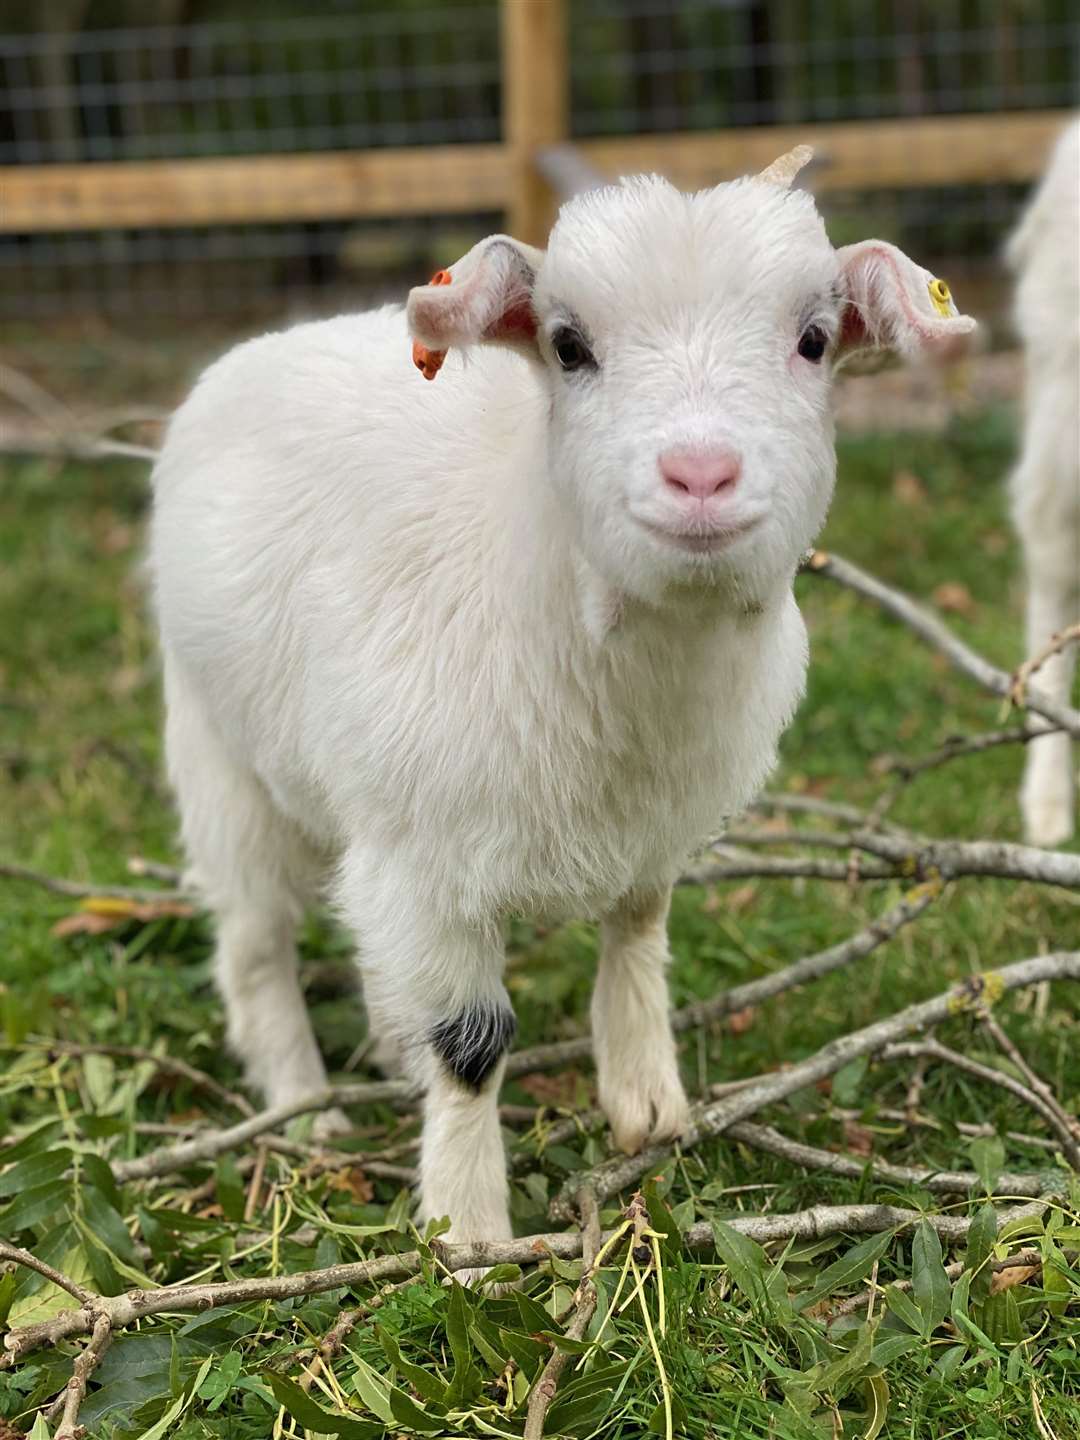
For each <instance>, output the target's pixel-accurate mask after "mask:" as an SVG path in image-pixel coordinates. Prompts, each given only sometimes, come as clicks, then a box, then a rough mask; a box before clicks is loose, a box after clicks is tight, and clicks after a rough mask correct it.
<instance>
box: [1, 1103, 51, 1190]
mask: <svg viewBox="0 0 1080 1440" xmlns="http://www.w3.org/2000/svg"><path fill="white" fill-rule="evenodd" d="M59 1131H60V1121H59V1120H43V1121H42V1123H41V1124H40V1125H36V1126H35V1127H34V1128H33V1129H32V1130H28V1131H27V1133H26V1134H25V1135H24V1136H23V1137H22V1139H21V1140H17V1141H16V1142H15V1144H14V1145H7V1146H5V1148H4V1150H3V1157H4V1165H5V1166H8V1165H15V1164H17V1163H18V1162H19V1161H20V1160H26V1159H28V1158H29V1157H30V1156H31V1155H41V1154H43V1153H44V1152H45V1151H46V1150H48V1149H49V1148H50V1147H51V1145H52V1141H53V1137H54V1136H56V1135H57V1134H59ZM5 1173H6V1174H10V1173H11V1172H10V1171H6V1172H5ZM2 1183H3V1177H0V1184H2ZM8 1193H12V1192H8V1191H4V1190H0V1195H4V1194H8Z"/></svg>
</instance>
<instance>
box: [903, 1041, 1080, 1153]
mask: <svg viewBox="0 0 1080 1440" xmlns="http://www.w3.org/2000/svg"><path fill="white" fill-rule="evenodd" d="M921 1056H925V1057H927V1058H928V1059H931V1060H940V1061H941V1062H942V1063H943V1064H946V1065H951V1066H952V1067H953V1069H955V1070H962V1071H964V1072H965V1074H967V1075H971V1076H973V1077H974V1078H975V1079H976V1080H982V1081H984V1082H985V1083H986V1084H987V1085H996V1086H997V1087H998V1089H999V1090H1007V1091H1008V1092H1009V1094H1010V1095H1015V1096H1016V1098H1017V1099H1018V1100H1022V1101H1023V1102H1024V1104H1025V1105H1027V1106H1028V1107H1029V1108H1030V1109H1032V1110H1034V1111H1035V1113H1036V1114H1038V1115H1041V1116H1042V1118H1043V1119H1044V1120H1045V1121H1046V1123H1047V1125H1049V1126H1050V1128H1051V1130H1053V1132H1054V1134H1055V1135H1056V1136H1057V1137H1058V1139H1059V1141H1060V1142H1061V1147H1062V1150H1063V1152H1064V1154H1065V1156H1066V1158H1067V1159H1068V1161H1069V1164H1070V1165H1071V1166H1072V1167H1073V1169H1074V1170H1078V1171H1080V1145H1078V1144H1077V1140H1076V1136H1075V1135H1074V1134H1073V1132H1072V1124H1071V1121H1070V1118H1069V1116H1068V1115H1065V1114H1064V1112H1063V1111H1061V1110H1060V1106H1059V1105H1058V1104H1057V1101H1056V1100H1055V1101H1054V1102H1053V1104H1050V1103H1048V1102H1047V1101H1046V1100H1045V1099H1043V1097H1042V1096H1041V1095H1040V1094H1038V1093H1037V1092H1036V1091H1035V1090H1032V1089H1029V1088H1028V1086H1027V1085H1024V1084H1022V1083H1021V1081H1019V1080H1016V1079H1014V1077H1013V1076H1012V1075H1006V1074H1005V1073H1004V1072H1003V1071H1001V1070H995V1069H993V1068H992V1067H991V1066H990V1065H981V1064H980V1063H979V1061H978V1060H972V1059H971V1058H970V1056H968V1055H963V1054H961V1053H960V1051H959V1050H950V1049H949V1047H948V1046H947V1045H942V1044H941V1042H940V1041H939V1040H936V1039H935V1038H934V1037H933V1036H932V1035H931V1036H928V1037H927V1038H926V1039H925V1040H915V1041H911V1040H909V1041H898V1042H897V1043H896V1044H892V1045H888V1046H886V1048H885V1049H884V1050H883V1051H882V1053H881V1058H882V1059H883V1060H911V1059H918V1058H919V1057H921ZM1063 1117H1064V1118H1063Z"/></svg>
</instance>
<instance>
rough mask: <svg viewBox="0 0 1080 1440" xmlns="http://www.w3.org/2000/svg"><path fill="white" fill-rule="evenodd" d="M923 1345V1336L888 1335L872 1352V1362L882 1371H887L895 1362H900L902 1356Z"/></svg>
mask: <svg viewBox="0 0 1080 1440" xmlns="http://www.w3.org/2000/svg"><path fill="white" fill-rule="evenodd" d="M922 1344H923V1337H922V1336H921V1335H887V1336H886V1337H885V1339H884V1340H879V1341H878V1342H877V1344H876V1345H875V1346H874V1348H873V1350H872V1351H871V1352H870V1360H871V1362H872V1363H873V1364H874V1365H879V1366H880V1367H881V1369H882V1370H887V1369H888V1368H889V1366H890V1365H891V1364H892V1363H893V1361H894V1360H899V1358H900V1356H901V1355H906V1354H907V1353H908V1351H909V1350H914V1349H916V1347H918V1346H919V1345H922Z"/></svg>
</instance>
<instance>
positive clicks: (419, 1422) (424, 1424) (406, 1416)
mask: <svg viewBox="0 0 1080 1440" xmlns="http://www.w3.org/2000/svg"><path fill="white" fill-rule="evenodd" d="M390 1406H391V1410H392V1414H393V1419H395V1420H398V1421H400V1422H401V1424H402V1425H409V1426H411V1427H412V1429H413V1430H423V1431H426V1432H430V1431H433V1430H442V1429H443V1422H442V1419H441V1417H438V1416H434V1415H428V1414H427V1412H426V1411H424V1410H421V1409H420V1407H419V1405H417V1404H415V1403H414V1402H413V1401H412V1400H410V1399H409V1397H408V1396H407V1395H406V1394H405V1392H404V1390H396V1389H395V1390H391V1391H390Z"/></svg>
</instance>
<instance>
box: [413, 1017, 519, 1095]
mask: <svg viewBox="0 0 1080 1440" xmlns="http://www.w3.org/2000/svg"><path fill="white" fill-rule="evenodd" d="M516 1032H517V1020H516V1019H515V1018H514V1012H513V1011H512V1010H511V1009H510V1008H509V1007H508V1006H506V1005H500V1004H498V1003H493V1002H491V1001H481V1002H479V1003H478V1004H476V1005H469V1006H467V1007H466V1009H464V1010H462V1011H461V1012H460V1014H458V1015H455V1016H454V1017H453V1018H452V1019H450V1020H440V1021H439V1023H438V1024H437V1025H433V1026H432V1028H431V1030H430V1031H429V1032H428V1039H429V1041H430V1042H431V1046H432V1049H433V1050H434V1051H435V1053H436V1055H438V1057H439V1059H440V1060H441V1061H442V1062H443V1064H444V1065H445V1066H446V1068H447V1069H448V1070H449V1071H450V1074H451V1075H453V1076H454V1078H455V1079H456V1080H460V1081H461V1083H462V1084H463V1085H467V1086H468V1087H469V1089H470V1090H475V1091H476V1092H477V1093H479V1092H480V1091H481V1090H482V1089H483V1088H484V1081H485V1080H486V1079H487V1078H488V1076H489V1075H490V1074H491V1072H492V1071H493V1070H494V1069H495V1066H496V1065H497V1064H498V1063H499V1061H500V1060H501V1059H502V1057H503V1056H504V1055H505V1054H506V1052H507V1050H509V1048H510V1045H511V1043H512V1041H513V1039H514V1035H515V1033H516Z"/></svg>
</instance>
